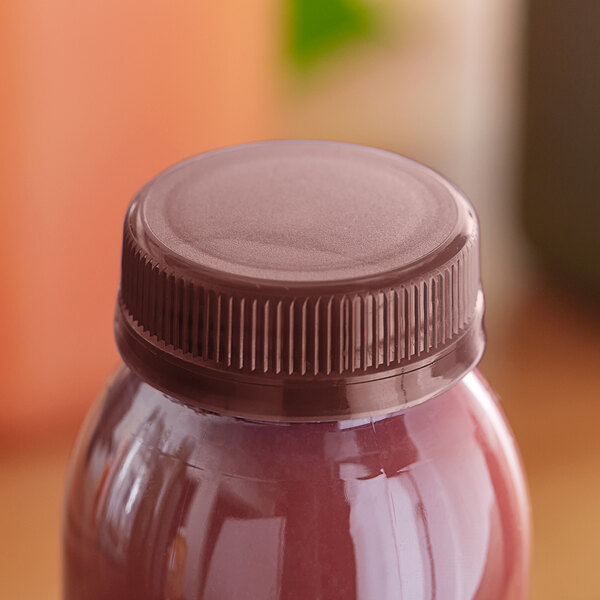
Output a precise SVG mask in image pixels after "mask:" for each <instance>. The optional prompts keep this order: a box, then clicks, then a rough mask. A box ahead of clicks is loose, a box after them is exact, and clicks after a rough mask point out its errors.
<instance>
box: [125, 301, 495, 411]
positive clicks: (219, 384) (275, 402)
mask: <svg viewBox="0 0 600 600" xmlns="http://www.w3.org/2000/svg"><path fill="white" fill-rule="evenodd" d="M120 314H121V313H120V312H119V311H117V314H116V321H115V335H116V340H117V345H118V347H119V351H120V353H121V356H122V358H123V360H124V362H125V363H126V364H127V366H128V367H129V368H130V369H131V370H132V371H134V372H135V373H136V374H137V375H138V376H140V377H141V378H142V379H144V380H145V381H146V382H147V383H149V384H150V385H151V386H153V387H155V388H156V389H159V390H161V391H163V392H164V393H166V394H168V395H169V396H173V397H175V398H178V399H181V400H184V401H189V402H191V403H194V404H197V405H198V406H199V407H200V408H202V409H205V410H209V411H213V412H217V413H222V414H227V415H231V416H236V417H244V418H251V419H256V420H263V421H279V422H298V421H300V422H319V421H338V420H346V419H361V418H367V417H374V416H380V415H385V414H391V413H395V412H398V411H400V410H403V409H405V408H408V407H411V406H414V405H416V404H420V403H421V402H424V401H425V400H428V399H429V398H432V397H434V396H437V395H438V394H440V393H442V392H443V391H445V390H447V389H448V388H450V387H451V386H452V385H454V383H456V382H457V381H458V380H460V379H461V378H462V377H464V375H465V374H466V373H468V372H469V371H471V370H472V369H473V368H474V367H475V366H476V365H477V363H478V362H479V360H480V358H481V355H482V353H483V349H484V346H485V339H484V333H483V328H482V327H480V326H478V327H470V328H468V329H466V330H465V331H464V333H463V335H462V336H461V337H459V338H458V339H457V342H456V343H455V344H454V345H453V346H452V347H450V348H448V349H447V352H446V353H445V354H444V355H443V356H441V357H440V356H436V357H435V359H434V360H431V358H424V359H423V361H422V364H417V365H414V364H411V365H410V367H409V368H407V369H402V368H399V369H396V370H391V371H385V372H382V373H379V374H368V375H365V374H362V375H361V374H357V375H356V376H352V377H348V376H346V377H343V378H342V377H340V378H337V379H336V378H331V377H314V378H310V377H307V378H306V379H302V380H298V379H292V378H289V379H286V378H285V377H281V378H278V379H270V380H264V379H260V378H253V377H252V376H251V375H247V374H241V373H236V372H232V371H223V370H217V369H211V368H209V367H206V366H202V365H198V364H197V363H194V362H192V361H189V360H186V358H185V357H184V356H181V357H179V356H177V355H174V354H173V353H171V352H163V351H161V349H160V348H159V347H157V346H156V345H154V344H152V343H151V342H149V341H148V340H145V339H143V338H141V337H140V336H139V335H138V334H137V332H136V331H135V330H134V329H133V328H132V327H131V326H130V324H129V323H128V322H127V321H125V320H124V319H122V318H119V315H120Z"/></svg>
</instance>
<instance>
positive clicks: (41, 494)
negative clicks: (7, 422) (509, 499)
mask: <svg viewBox="0 0 600 600" xmlns="http://www.w3.org/2000/svg"><path fill="white" fill-rule="evenodd" d="M597 313H600V306H599V305H595V306H594V305H593V304H590V305H587V306H585V305H581V304H577V303H575V300H574V299H573V298H570V297H568V296H558V295H557V294H556V293H555V292H552V291H551V290H548V289H546V288H541V289H539V290H537V291H532V292H531V293H530V294H528V295H526V296H525V297H524V298H523V300H522V301H521V302H520V303H519V305H518V306H517V307H516V308H515V309H514V310H511V314H508V315H505V316H504V318H503V319H501V321H500V322H501V325H500V326H496V328H495V329H494V330H492V331H490V332H489V333H490V336H489V338H490V343H489V345H488V352H487V354H486V357H485V359H484V361H483V364H482V370H483V371H484V372H485V373H486V375H487V376H488V378H489V379H490V381H491V383H492V385H493V386H494V387H495V389H496V390H497V391H498V393H499V394H500V396H501V398H502V403H503V406H504V408H505V410H506V412H507V414H508V416H509V419H510V421H511V423H512V425H513V429H514V431H515V435H516V437H517V439H518V441H519V444H520V446H521V450H522V454H523V459H524V461H525V466H526V470H527V474H528V478H529V485H530V491H531V499H532V506H533V515H534V557H533V563H532V587H531V595H530V597H531V598H532V599H533V600H554V599H556V600H593V599H598V598H600V569H599V568H598V557H599V550H598V547H599V544H598V539H599V538H600V511H599V510H598V498H600V435H599V434H598V429H599V428H600V318H599V316H598V314H597ZM73 435H74V433H73V432H69V433H66V434H65V435H63V436H62V438H61V439H60V440H58V441H53V442H52V443H50V442H46V443H43V444H40V445H38V447H37V448H28V449H26V450H24V449H21V450H16V449H14V448H13V449H8V448H2V449H1V450H0V482H1V487H0V553H1V555H0V597H2V598H7V599H8V598H10V599H12V598H15V599H20V600H58V598H59V587H60V574H59V573H60V568H59V563H60V559H59V522H60V503H61V495H62V486H63V481H64V472H65V465H66V461H67V457H68V454H69V452H70V446H71V444H72V439H73Z"/></svg>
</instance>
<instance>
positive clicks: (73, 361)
mask: <svg viewBox="0 0 600 600" xmlns="http://www.w3.org/2000/svg"><path fill="white" fill-rule="evenodd" d="M598 22H600V3H595V2H590V1H587V2H586V1H584V0H570V2H566V1H564V0H562V1H561V0H528V1H527V0H487V1H485V2H482V1H480V0H453V1H452V2H447V1H444V0H279V1H276V0H253V1H252V2H241V1H237V2H234V1H232V0H221V1H220V2H208V1H206V0H179V1H178V2H170V3H167V2H160V1H159V0H144V1H143V2H142V1H141V0H129V1H128V2H121V1H119V2H117V1H114V0H106V1H105V2H75V1H74V0H54V1H53V2H50V1H48V0H30V1H28V2H19V1H17V0H5V1H4V2H2V3H1V6H0V32H1V35H0V45H1V52H0V65H1V67H2V73H1V75H2V90H3V93H2V94H1V95H0V119H1V127H2V137H1V139H0V151H1V153H2V155H1V161H0V165H1V166H0V169H1V170H0V177H1V183H2V188H3V190H4V192H3V193H2V196H1V200H0V211H1V212H0V226H1V227H2V235H0V244H1V247H0V261H1V269H2V274H3V277H2V282H1V286H2V287H1V290H2V293H1V296H0V309H1V310H0V331H2V342H3V343H2V345H1V346H0V353H1V362H0V364H1V365H2V376H1V378H0V403H1V404H0V588H1V593H0V595H2V596H3V597H6V598H20V599H24V600H28V599H36V600H38V599H42V598H43V599H49V600H54V599H56V600H57V599H58V598H59V589H60V568H59V523H60V504H61V494H62V486H63V482H64V475H65V468H66V464H67V459H68V455H69V452H70V450H71V447H72V444H73V441H74V438H75V435H76V432H77V429H78V427H79V425H80V423H81V420H82V419H83V416H84V414H85V412H86V410H87V409H88V408H89V406H90V403H91V402H92V401H93V399H94V397H95V396H96V395H97V394H98V392H99V390H100V389H101V387H102V386H103V383H104V381H105V379H106V378H107V377H108V375H109V374H110V373H111V371H112V370H113V369H114V368H115V366H116V365H117V364H118V361H119V359H118V356H117V353H116V349H115V346H114V343H113V337H112V335H113V334H112V312H113V306H114V302H115V298H116V290H117V283H118V276H119V267H120V245H121V223H122V219H123V216H124V213H125V210H126V207H127V205H128V202H129V200H130V199H131V197H132V196H133V194H134V193H135V192H136V191H137V189H138V188H140V187H141V185H143V184H144V183H145V182H146V181H147V180H148V179H150V178H151V177H152V176H154V175H155V174H157V173H158V172H159V171H161V170H162V169H164V168H166V167H167V166H169V165H171V164H172V163H174V162H176V161H179V160H181V159H183V158H185V157H188V156H190V155H193V154H196V153H198V152H201V151H204V150H208V149H211V148H215V147H218V146H223V145H228V144H234V143H240V142H247V141H252V140H261V139H268V138H288V137H299V138H323V139H335V140H341V141H349V142H356V143H362V144H368V145H373V146H378V147H381V148H386V149H389V150H393V151H397V152H400V153H402V154H406V155H408V156H410V157H412V158H414V159H417V160H419V161H421V162H424V163H426V164H428V165H430V166H432V167H433V168H435V169H437V170H439V171H441V172H442V173H444V174H445V175H446V176H448V177H449V178H450V179H451V180H453V181H454V182H455V183H457V184H458V185H459V186H460V187H461V188H462V189H463V190H464V191H465V192H466V193H467V195H468V196H469V197H470V198H471V200H472V202H473V204H474V205H475V207H476V208H477V210H478V212H479V215H480V218H481V224H482V240H483V250H482V252H483V277H484V285H485V289H486V292H487V327H488V339H489V342H488V350H487V353H486V356H485V358H484V361H483V364H482V370H483V371H484V372H485V374H486V375H487V376H488V378H489V379H490V381H491V383H492V385H493V386H494V388H495V389H496V390H497V391H498V392H499V394H500V396H501V399H502V403H503V406H504V409H505V411H506V412H507V414H508V417H509V419H510V421H511V423H512V426H513V429H514V432H515V435H516V437H517V440H518V442H519V444H520V447H521V450H522V455H523V459H524V462H525V468H526V470H527V474H528V478H529V485H530V490H531V499H532V505H533V516H534V556H533V562H532V586H531V598H533V599H538V600H548V599H555V598H556V599H561V600H564V599H566V598H568V599H570V600H577V599H594V598H600V576H599V575H598V567H597V562H598V542H597V540H598V539H599V536H600V511H598V508H597V498H598V497H600V436H599V435H598V432H597V430H598V425H599V423H600V316H599V314H598V313H599V312H600V293H599V292H600V168H598V165H597V161H598V159H599V157H600V117H599V115H600V36H598V35H597V31H596V27H597V24H598Z"/></svg>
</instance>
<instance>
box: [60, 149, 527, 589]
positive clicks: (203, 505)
mask: <svg viewBox="0 0 600 600" xmlns="http://www.w3.org/2000/svg"><path fill="white" fill-rule="evenodd" d="M482 317H483V294H482V290H481V284H480V275H479V229H478V223H477V219H476V216H475V213H474V210H473V208H472V206H471V205H470V204H469V203H468V201H467V200H466V199H465V198H464V196H463V195H462V194H461V193H460V192H459V191H458V190H457V189H456V188H455V187H453V186H452V185H451V184H449V183H448V182H447V181H446V180H445V179H443V178H442V177H441V176H439V175H438V174H436V173H435V172H433V171H431V170H429V169H428V168H426V167H424V166H422V165H419V164H417V163H415V162H413V161H410V160H408V159H405V158H402V157H400V156H397V155H395V154H392V153H388V152H384V151H380V150H375V149H371V148H365V147H361V146H352V145H347V144H338V143H331V142H316V141H281V142H265V143H259V144H249V145H243V146H234V147H230V148H224V149H221V150H217V151H214V152H209V153H206V154H202V155H200V156H197V157H195V158H192V159H189V160H187V161H184V162H182V163H180V164H178V165H176V166H174V167H172V168H171V169H169V170H167V171H165V172H164V173H162V174H160V175H159V176H158V177H156V178H155V179H154V180H152V181H151V182H150V183H149V184H147V185H146V186H145V187H144V188H143V189H142V190H141V191H140V192H139V194H138V195H137V196H136V197H135V199H134V200H133V202H132V204H131V206H130V208H129V211H128V213H127V216H126V219H125V228H124V243H123V263H122V279H121V285H120V290H119V295H118V301H117V308H116V314H115V331H116V339H117V344H118V347H119V351H120V353H121V356H122V358H123V361H124V363H125V364H124V366H123V367H122V368H121V369H120V370H119V371H118V373H117V374H116V375H115V376H114V377H113V379H112V380H111V381H110V383H109V384H108V386H107V388H106V390H105V392H104V393H103V395H102V396H101V398H100V399H99V400H98V401H97V402H96V404H95V405H94V408H93V409H92V411H91V412H90V414H89V416H88V418H87V421H86V423H85V425H84V426H83V429H82V432H81V434H80V436H79V439H78V442H77V446H76V449H75V451H74V456H73V458H72V463H71V467H70V475H69V480H68V485H67V493H66V507H65V516H64V530H63V554H64V556H63V558H64V561H63V562H64V592H63V597H64V598H65V599H66V600H79V599H85V600H109V599H110V600H120V599H128V600H137V599H140V600H141V599H144V600H154V599H156V600H159V599H160V600H163V599H164V600H166V599H169V600H182V599H186V600H243V599H248V600H271V599H273V600H275V599H277V600H317V599H319V600H342V599H343V600H354V599H357V600H392V599H394V600H397V599H399V598H401V599H409V600H415V599H430V598H431V599H433V598H437V599H443V600H452V599H460V600H462V599H467V598H478V599H486V600H487V599H503V600H504V599H508V598H510V599H513V598H515V599H521V598H526V596H527V580H528V561H529V536H530V533H529V509H528V501H527V494H526V489H525V483H524V478H523V473H522V470H521V466H520V461H519V456H518V452H517V450H516V447H515V443H514V440H513V437H512V435H511V432H510V430H509V428H508V425H507V423H506V421H505V419H504V416H503V413H502V410H501V408H500V407H499V405H498V403H497V401H496V399H495V397H494V394H493V392H492V391H491V390H490V389H489V387H488V386H487V384H486V383H485V381H484V379H483V378H482V376H481V375H480V374H479V373H478V372H477V370H476V369H475V366H476V365H477V363H478V361H479V359H480V357H481V355H482V353H483V349H484V345H485V339H484V330H483V325H482Z"/></svg>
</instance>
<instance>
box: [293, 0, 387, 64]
mask: <svg viewBox="0 0 600 600" xmlns="http://www.w3.org/2000/svg"><path fill="white" fill-rule="evenodd" d="M287 14H288V27H287V32H288V39H287V46H288V50H289V54H290V57H291V60H292V62H293V63H294V64H295V65H296V66H297V67H299V68H301V69H304V68H307V67H310V66H312V65H314V64H315V63H318V62H319V61H320V60H321V59H322V58H324V57H326V56H327V55H329V54H332V53H334V52H336V51H338V50H340V49H342V48H344V47H346V46H348V45H350V44H352V43H354V42H356V41H360V40H364V39H370V38H372V37H374V35H375V34H376V33H377V31H378V23H379V19H378V18H377V17H378V14H377V11H376V9H375V7H374V6H372V5H370V4H368V3H365V2H363V1H361V0H288V13H287Z"/></svg>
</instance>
